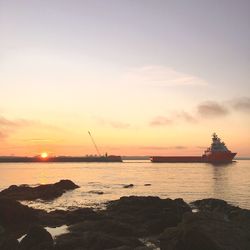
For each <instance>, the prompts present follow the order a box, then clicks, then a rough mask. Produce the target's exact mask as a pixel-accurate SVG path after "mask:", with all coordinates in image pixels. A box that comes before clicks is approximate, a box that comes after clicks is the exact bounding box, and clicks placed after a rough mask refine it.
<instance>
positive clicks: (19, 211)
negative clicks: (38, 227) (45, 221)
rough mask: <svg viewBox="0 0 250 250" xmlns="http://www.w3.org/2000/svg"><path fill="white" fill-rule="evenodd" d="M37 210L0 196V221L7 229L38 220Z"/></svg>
mask: <svg viewBox="0 0 250 250" xmlns="http://www.w3.org/2000/svg"><path fill="white" fill-rule="evenodd" d="M38 211H39V210H35V209H33V208H30V207H28V206H25V205H22V204H21V203H19V202H17V201H14V200H10V199H5V198H0V223H1V224H2V225H3V226H4V227H5V228H7V229H9V228H12V227H22V226H25V225H29V224H30V223H34V222H36V221H38Z"/></svg>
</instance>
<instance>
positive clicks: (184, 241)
mask: <svg viewBox="0 0 250 250" xmlns="http://www.w3.org/2000/svg"><path fill="white" fill-rule="evenodd" d="M160 247H161V249H162V250H201V249H202V250H235V249H237V250H247V249H250V234H249V232H247V231H246V230H244V229H243V228H242V227H240V226H237V225H235V224H234V223H233V222H230V221H227V220H225V219H224V218H223V217H222V216H220V215H219V214H214V213H211V212H199V213H195V214H192V213H186V214H185V216H184V218H183V221H182V223H180V224H179V225H178V226H177V227H172V228H167V229H166V230H165V231H164V233H163V234H162V235H161V236H160Z"/></svg>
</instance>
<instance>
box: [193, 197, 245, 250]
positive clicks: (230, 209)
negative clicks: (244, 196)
mask: <svg viewBox="0 0 250 250" xmlns="http://www.w3.org/2000/svg"><path fill="white" fill-rule="evenodd" d="M192 205H194V206H195V207H196V208H198V209H199V210H200V211H202V212H212V213H214V214H215V213H216V214H220V215H221V216H223V217H224V218H225V219H226V220H229V221H232V222H234V223H235V224H238V225H239V226H241V227H244V228H245V229H246V230H249V231H250V211H249V210H247V209H242V208H239V207H236V206H233V205H230V204H228V203H227V202H226V201H223V200H219V199H211V198H210V199H203V200H197V201H194V202H192ZM249 249H250V248H249Z"/></svg>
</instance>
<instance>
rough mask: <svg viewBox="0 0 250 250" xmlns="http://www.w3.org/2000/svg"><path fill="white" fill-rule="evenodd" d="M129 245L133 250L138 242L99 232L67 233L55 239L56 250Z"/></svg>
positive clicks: (98, 249)
mask: <svg viewBox="0 0 250 250" xmlns="http://www.w3.org/2000/svg"><path fill="white" fill-rule="evenodd" d="M127 244H129V246H131V247H133V249H134V248H135V247H136V246H138V244H140V242H139V241H138V240H137V241H135V240H134V239H129V238H119V237H114V236H112V235H108V234H105V233H100V232H83V233H80V232H78V233H69V234H64V235H60V236H58V237H57V238H56V244H55V249H56V250H76V249H88V250H90V249H91V250H105V249H110V248H111V249H112V248H116V247H120V246H124V245H127Z"/></svg>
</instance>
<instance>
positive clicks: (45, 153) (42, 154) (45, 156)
mask: <svg viewBox="0 0 250 250" xmlns="http://www.w3.org/2000/svg"><path fill="white" fill-rule="evenodd" d="M48 156H49V155H48V153H47V152H42V153H41V157H42V158H43V159H46V158H48Z"/></svg>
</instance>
